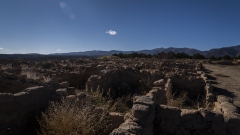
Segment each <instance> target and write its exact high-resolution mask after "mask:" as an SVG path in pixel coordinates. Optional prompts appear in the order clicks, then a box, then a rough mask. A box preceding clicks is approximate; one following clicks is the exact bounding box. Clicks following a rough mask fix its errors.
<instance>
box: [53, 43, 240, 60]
mask: <svg viewBox="0 0 240 135" xmlns="http://www.w3.org/2000/svg"><path fill="white" fill-rule="evenodd" d="M169 51H172V52H174V53H186V54H188V55H193V54H195V53H200V54H203V55H204V56H206V57H211V56H215V57H219V56H224V55H229V56H231V57H237V56H239V55H240V45H237V46H230V47H223V48H215V49H211V50H208V51H200V50H197V49H193V48H174V47H169V48H156V49H152V50H140V51H119V50H111V51H101V50H93V51H85V52H69V53H55V54H50V55H68V56H74V55H81V56H107V55H112V54H118V53H124V54H129V53H133V52H137V53H145V54H151V55H153V54H157V53H160V52H169Z"/></svg>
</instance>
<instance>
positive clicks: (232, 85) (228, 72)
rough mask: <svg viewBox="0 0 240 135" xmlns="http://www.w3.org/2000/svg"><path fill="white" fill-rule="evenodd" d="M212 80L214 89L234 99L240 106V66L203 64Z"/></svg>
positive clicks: (235, 103)
mask: <svg viewBox="0 0 240 135" xmlns="http://www.w3.org/2000/svg"><path fill="white" fill-rule="evenodd" d="M203 66H204V67H205V68H206V70H207V73H208V75H209V79H210V80H211V82H212V85H213V87H214V91H215V92H216V93H218V94H221V95H226V96H229V97H231V98H233V100H234V105H236V106H237V107H238V108H240V66H239V65H238V66H236V65H235V66H229V65H227V66H226V65H212V64H211V65H210V64H204V65H203Z"/></svg>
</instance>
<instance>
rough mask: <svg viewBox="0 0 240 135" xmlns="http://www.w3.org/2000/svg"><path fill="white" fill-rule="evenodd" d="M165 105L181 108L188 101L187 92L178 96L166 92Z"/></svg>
mask: <svg viewBox="0 0 240 135" xmlns="http://www.w3.org/2000/svg"><path fill="white" fill-rule="evenodd" d="M166 97H167V105H168V106H174V107H179V108H182V107H183V106H184V105H185V102H186V101H187V100H188V96H187V92H181V93H180V94H179V95H176V93H171V92H167V93H166Z"/></svg>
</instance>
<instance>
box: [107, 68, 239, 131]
mask: <svg viewBox="0 0 240 135" xmlns="http://www.w3.org/2000/svg"><path fill="white" fill-rule="evenodd" d="M198 74H199V75H200V77H201V78H203V80H204V82H205V83H206V86H205V91H206V104H209V103H214V105H215V106H214V109H213V110H207V109H204V108H199V109H180V108H177V107H171V106H167V105H166V103H167V99H166V96H164V94H166V92H167V91H170V90H171V89H172V81H171V79H168V80H167V82H166V83H165V80H164V79H162V80H159V81H156V82H155V86H157V87H153V90H151V91H150V92H149V93H148V94H146V95H144V96H136V97H135V98H134V101H133V107H132V109H131V111H130V112H129V113H127V114H126V115H125V117H124V120H125V121H124V123H122V124H121V125H120V126H119V127H118V128H116V129H114V130H113V131H112V133H111V135H131V134H137V135H158V134H171V135H192V134H196V135H197V134H198V135H203V134H204V135H213V134H214V135H238V134H239V133H240V115H239V114H238V110H237V108H236V106H234V105H233V104H232V99H231V98H228V97H226V96H223V95H219V96H217V97H216V96H215V95H214V94H213V88H212V86H211V84H210V83H209V82H208V80H207V76H206V74H205V73H204V72H199V73H198Z"/></svg>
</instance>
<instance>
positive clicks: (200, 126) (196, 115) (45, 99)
mask: <svg viewBox="0 0 240 135" xmlns="http://www.w3.org/2000/svg"><path fill="white" fill-rule="evenodd" d="M95 66H96V65H95ZM156 66H157V67H161V69H160V70H165V71H167V70H170V68H168V66H171V67H174V65H172V64H171V63H167V62H166V63H163V65H158V64H156ZM182 66H183V67H182ZM140 67H141V65H140ZM136 68H137V67H136ZM178 68H188V69H186V72H188V71H187V70H192V69H194V68H195V65H194V64H193V65H192V67H190V68H189V67H185V65H184V64H182V65H179V67H178ZM89 69H90V68H89ZM108 69H112V67H110V66H109V68H107V67H102V68H101V69H98V68H96V70H95V71H96V73H95V74H98V73H100V76H101V77H102V78H104V76H107V74H108V72H106V73H102V71H105V70H108ZM201 69H202V67H201V64H199V65H197V67H196V68H195V69H194V70H195V71H196V70H197V71H198V72H197V74H193V75H192V76H190V77H189V78H188V80H192V79H193V80H194V78H195V77H196V76H199V78H201V79H202V80H204V83H205V85H204V86H205V87H204V88H205V94H206V101H207V103H214V105H215V106H214V109H213V110H205V109H203V108H199V109H198V110H196V109H179V108H176V107H170V106H167V105H166V104H167V98H166V96H165V95H166V92H167V91H171V90H172V82H173V81H174V80H172V79H167V78H171V76H172V75H171V74H169V73H168V72H166V73H161V74H158V76H156V77H155V79H159V78H162V74H164V76H165V77H166V78H165V80H164V81H160V82H159V84H157V86H156V87H153V89H152V90H151V91H150V92H149V93H148V94H146V95H145V96H137V97H135V98H134V101H133V106H132V109H131V112H130V113H127V114H126V115H125V116H124V123H122V124H121V123H117V124H116V126H115V127H118V125H120V126H119V127H118V128H116V129H115V130H114V131H113V132H112V133H111V134H112V135H120V134H121V135H122V134H143V135H151V134H186V135H187V134H217V135H221V134H222V135H225V134H232V135H235V134H236V135H237V134H238V133H240V131H239V130H240V129H239V128H238V127H239V126H238V125H240V122H239V121H240V118H239V117H240V116H239V114H238V111H237V108H236V107H235V106H234V105H233V104H232V102H233V101H232V100H231V99H230V98H228V97H225V96H223V95H219V96H216V95H214V93H213V88H212V86H211V84H210V82H209V81H208V78H207V75H206V73H204V72H203V71H200V70H201ZM125 70H132V68H129V69H128V67H126V68H125ZM99 71H100V72H99ZM140 72H141V73H143V74H144V73H145V72H146V74H149V71H147V70H143V71H140ZM151 72H154V73H153V74H156V73H158V72H160V71H158V70H154V71H151ZM190 72H191V71H190ZM1 76H2V77H4V78H5V79H1V78H0V82H4V86H3V87H2V86H0V87H1V90H2V91H1V92H2V93H0V134H1V133H4V132H6V131H8V130H9V129H10V130H11V133H14V132H12V131H15V133H18V132H19V130H21V131H22V130H24V128H25V126H26V124H27V123H28V120H27V118H28V117H29V116H28V115H29V114H31V113H35V112H39V111H40V110H41V109H43V108H45V107H46V106H47V105H48V103H49V100H53V101H55V100H59V99H60V98H61V97H62V95H64V96H66V95H72V94H73V92H74V90H75V88H73V87H69V84H68V83H66V82H65V83H61V84H59V83H58V82H57V81H56V79H55V80H54V79H53V80H52V81H50V82H49V84H39V83H38V82H39V81H36V80H35V81H34V80H27V79H26V77H24V76H21V77H17V76H16V75H14V74H6V73H1ZM63 76H68V75H63ZM89 76H91V74H90V70H89V71H88V72H87V75H85V77H84V78H85V79H86V78H88V77H89ZM179 76H180V77H181V76H183V77H184V72H180V73H179ZM192 77H193V78H192ZM60 78H63V77H60ZM68 79H69V76H68V78H65V79H64V78H63V80H61V81H65V80H68ZM80 80H81V78H80ZM74 81H75V80H73V82H72V83H73V84H74V85H75V84H77V82H74ZM104 81H105V80H104V79H103V80H99V83H102V82H104ZM78 82H79V81H78ZM162 82H164V83H162ZM91 83H92V82H91V77H90V78H89V80H88V81H87V85H89V86H98V85H97V84H91ZM106 83H107V82H106ZM29 87H30V88H29ZM106 87H107V86H106ZM6 91H7V92H10V93H4V92H6ZM110 116H111V113H110ZM113 117H114V115H113ZM115 118H116V117H115ZM118 119H120V120H121V116H119V117H118Z"/></svg>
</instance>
